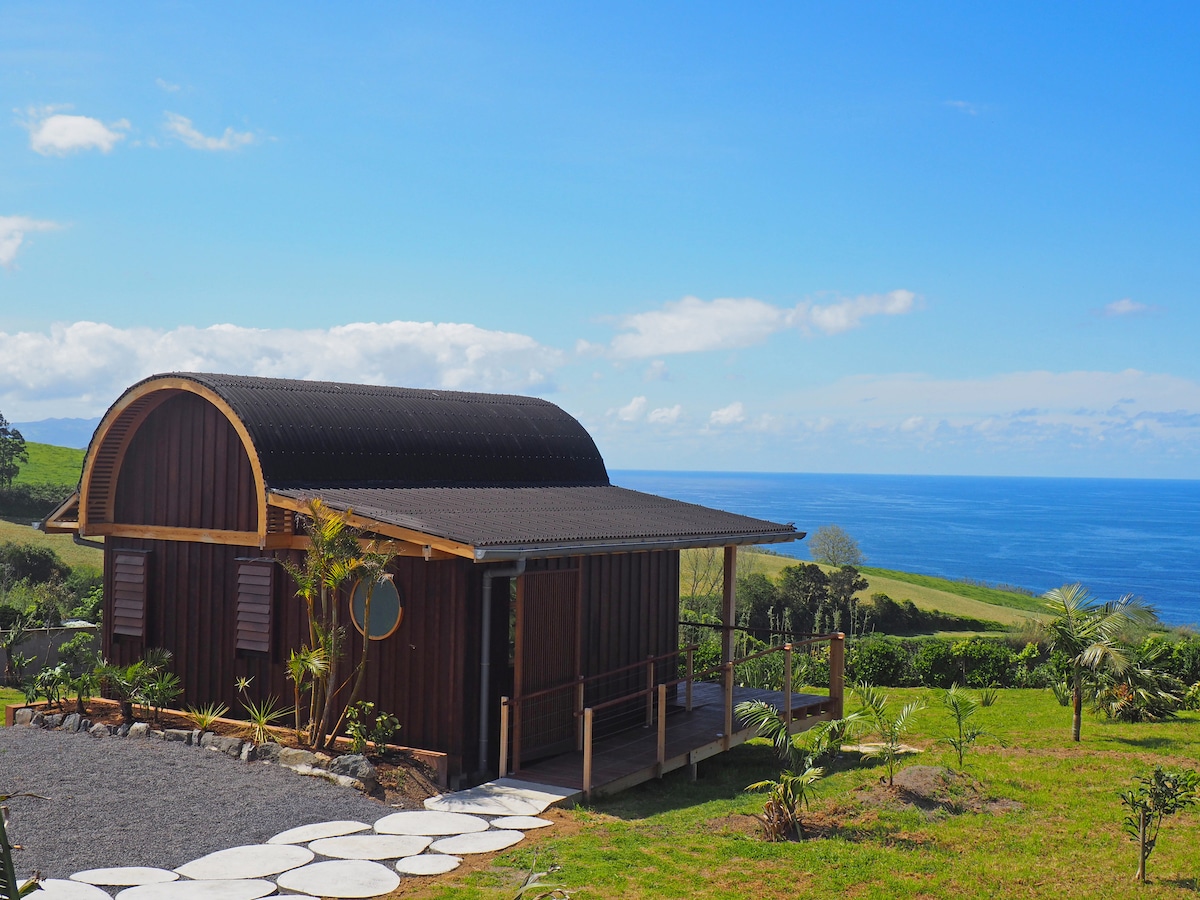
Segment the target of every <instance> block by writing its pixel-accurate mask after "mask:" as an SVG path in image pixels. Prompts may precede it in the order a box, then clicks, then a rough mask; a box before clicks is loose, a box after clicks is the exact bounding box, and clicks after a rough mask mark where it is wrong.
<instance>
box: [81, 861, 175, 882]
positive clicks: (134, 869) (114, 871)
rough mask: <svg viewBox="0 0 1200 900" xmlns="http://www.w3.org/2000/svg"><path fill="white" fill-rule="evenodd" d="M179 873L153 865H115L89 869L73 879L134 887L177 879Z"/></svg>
mask: <svg viewBox="0 0 1200 900" xmlns="http://www.w3.org/2000/svg"><path fill="white" fill-rule="evenodd" d="M177 878H179V875H178V874H177V873H175V872H170V871H168V870H166V869H156V868H154V867H153V866H114V867H112V868H109V869H87V870H86V871H83V872H76V873H75V874H74V875H72V876H71V880H72V881H82V882H83V883H84V884H102V885H104V886H106V887H133V886H136V885H139V884H162V883H164V882H167V881H175V880H176V879H177Z"/></svg>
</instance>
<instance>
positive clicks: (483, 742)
mask: <svg viewBox="0 0 1200 900" xmlns="http://www.w3.org/2000/svg"><path fill="white" fill-rule="evenodd" d="M524 571H525V560H524V559H523V558H522V559H518V560H517V561H516V563H514V564H513V565H511V566H509V567H508V568H507V569H488V570H487V571H486V572H484V573H483V604H482V605H483V612H482V614H483V628H482V629H481V635H482V637H481V642H482V650H481V652H480V654H479V771H480V772H481V773H482V772H486V771H487V769H488V718H489V713H490V711H491V702H490V701H491V688H492V677H491V676H492V579H493V578H515V577H516V576H518V575H520V574H521V573H522V572H524Z"/></svg>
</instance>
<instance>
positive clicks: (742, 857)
mask: <svg viewBox="0 0 1200 900" xmlns="http://www.w3.org/2000/svg"><path fill="white" fill-rule="evenodd" d="M888 693H889V694H891V695H892V704H893V705H895V706H897V707H898V706H899V705H900V704H902V703H904V702H906V701H907V700H909V699H912V698H913V697H914V696H916V695H918V694H923V695H926V696H927V698H928V699H929V701H930V704H929V708H927V709H926V710H924V711H922V712H921V713H919V714H918V716H917V718H916V725H915V729H914V732H913V734H912V736H911V738H909V739H907V740H908V742H910V743H915V744H916V745H918V746H922V747H925V748H926V750H925V752H924V753H923V754H922V755H921V756H920V757H918V758H917V760H916V761H917V762H919V763H921V764H926V765H946V766H949V765H951V764H952V753H951V751H950V749H949V748H948V747H945V746H944V745H941V744H938V743H937V739H938V738H939V737H941V736H942V735H944V734H946V733H948V730H949V722H948V719H947V717H946V715H945V714H944V713H942V712H941V711H940V708H939V707H938V705H937V703H936V699H935V698H934V697H933V696H932V692H929V691H923V690H920V689H892V690H889V691H888ZM851 707H853V703H851ZM978 718H979V724H980V725H981V726H983V727H985V728H987V729H989V730H990V731H992V732H995V733H996V734H997V735H999V736H1000V737H1002V738H1003V739H1004V741H1005V744H1006V746H999V745H996V744H993V745H992V746H979V747H977V748H976V749H975V750H974V751H973V752H972V753H970V754H969V755H968V757H967V771H968V773H969V774H971V775H972V776H973V777H974V778H975V779H977V780H979V781H980V782H981V783H982V784H983V787H984V790H985V792H986V793H987V794H988V795H989V796H991V797H994V798H1003V799H1009V800H1014V801H1017V802H1018V803H1020V804H1021V806H1022V808H1021V809H1019V810H1016V811H1011V812H1006V813H1002V814H994V815H993V814H984V813H966V814H962V815H951V816H940V817H936V816H935V817H927V816H926V815H925V814H922V813H920V812H917V811H915V810H911V809H909V810H899V809H887V808H882V807H880V808H872V807H866V806H863V805H861V804H859V803H858V802H857V801H856V799H855V798H856V792H857V791H858V789H860V788H863V787H865V786H868V785H873V784H875V783H877V781H878V778H879V776H880V774H881V769H880V767H879V766H876V765H872V764H870V763H867V764H859V765H854V766H848V767H844V768H841V769H839V770H838V771H835V772H834V773H833V774H832V775H831V776H830V777H829V778H827V779H826V780H825V781H823V782H822V783H821V785H820V789H819V794H820V797H819V799H818V800H817V801H816V802H814V804H813V808H812V810H811V812H810V815H811V816H813V817H819V818H821V819H823V820H826V821H832V820H836V821H839V822H840V823H841V827H840V829H839V830H837V831H835V832H833V833H832V836H827V837H822V838H816V839H812V840H808V841H805V842H803V843H783V844H768V843H764V842H763V841H761V840H760V839H758V838H757V837H755V836H753V835H751V834H747V833H745V831H744V829H742V828H740V827H739V826H738V823H744V822H746V821H747V820H746V818H745V817H746V816H749V815H753V814H755V813H757V812H759V811H761V808H762V803H763V797H762V795H759V794H746V793H744V792H743V791H742V788H743V787H744V786H745V785H747V784H750V783H751V782H753V781H757V780H759V779H760V778H763V777H769V776H773V775H774V774H775V773H776V771H777V770H776V769H775V768H774V766H773V763H772V758H771V754H770V751H769V749H768V748H767V747H766V746H765V745H763V744H762V743H761V742H757V741H755V742H751V743H750V744H747V745H744V746H742V747H739V748H737V749H735V750H734V751H732V752H730V753H728V754H724V755H721V756H717V757H715V758H714V759H712V760H711V761H708V762H705V763H703V764H702V766H701V778H700V780H699V781H698V782H696V783H690V782H689V781H688V780H687V776H686V774H685V773H684V772H675V773H672V774H670V775H668V776H667V777H666V778H665V779H663V780H662V781H661V782H651V783H649V784H646V785H642V786H640V787H638V788H634V789H633V790H630V791H627V792H625V793H623V794H620V795H618V796H616V797H613V798H611V799H604V800H601V801H599V802H597V803H595V804H594V805H592V806H590V807H587V808H578V809H576V810H574V811H571V812H569V813H568V814H567V821H566V822H565V823H564V824H563V825H561V826H559V827H556V828H554V829H548V830H547V833H545V834H544V835H538V836H537V838H536V839H535V840H536V844H535V845H534V846H528V845H522V846H520V847H518V848H514V849H513V850H512V851H510V852H508V853H506V854H503V855H501V856H500V857H498V858H497V859H496V864H495V865H493V866H492V867H491V868H490V869H486V870H483V871H479V872H473V873H467V874H463V875H459V876H457V877H455V876H450V877H449V878H448V879H441V880H439V883H437V884H431V885H429V886H427V887H423V888H420V889H418V890H416V891H415V892H414V893H408V892H406V893H405V896H406V897H409V896H413V897H425V898H479V900H490V898H500V897H505V898H507V897H512V896H513V894H514V893H515V888H516V885H518V884H519V882H520V879H521V878H522V877H523V875H524V873H525V872H527V871H528V869H529V867H530V866H531V865H533V864H534V861H535V858H536V864H537V866H538V868H539V870H542V869H545V868H546V867H547V866H549V865H558V866H561V867H562V869H561V871H559V872H557V873H556V874H555V875H554V876H553V878H552V879H551V880H553V881H554V882H556V883H560V884H563V885H565V886H567V887H568V888H572V889H578V890H579V896H580V897H647V898H668V897H697V898H713V900H716V898H733V897H779V898H783V897H840V896H848V897H864V898H884V897H897V898H913V900H916V898H946V900H963V898H975V897H997V896H1019V897H1034V898H1060V897H1067V898H1083V897H1113V898H1122V897H1139V898H1151V897H1152V898H1174V897H1181V898H1182V897H1189V898H1193V897H1195V896H1196V892H1197V887H1198V876H1200V873H1198V871H1197V862H1196V857H1195V846H1196V843H1197V841H1198V840H1200V811H1197V810H1196V809H1195V808H1193V809H1191V810H1188V811H1186V812H1184V813H1182V814H1180V815H1178V816H1176V817H1174V818H1173V819H1170V820H1168V822H1167V824H1166V825H1165V826H1164V830H1163V832H1162V837H1161V839H1160V842H1159V846H1158V848H1157V849H1156V850H1155V853H1154V855H1153V856H1152V857H1151V860H1150V878H1151V884H1149V885H1147V886H1146V887H1143V888H1139V887H1138V886H1137V885H1136V884H1135V883H1134V882H1133V880H1132V876H1133V872H1134V870H1135V868H1136V860H1135V856H1136V851H1135V849H1134V846H1133V844H1132V843H1131V842H1130V841H1129V840H1128V839H1127V837H1126V836H1125V835H1124V833H1123V832H1122V830H1121V824H1120V823H1121V818H1122V815H1123V807H1122V806H1121V803H1120V801H1119V799H1118V797H1117V792H1118V791H1119V790H1122V789H1124V788H1126V787H1128V786H1129V784H1130V779H1131V778H1132V776H1133V775H1135V774H1140V773H1143V772H1145V771H1147V770H1148V769H1149V768H1150V767H1152V766H1153V765H1154V764H1155V763H1156V762H1162V763H1164V764H1165V765H1169V766H1170V765H1174V766H1192V767H1195V766H1196V764H1197V763H1196V760H1197V759H1198V758H1200V727H1198V726H1200V714H1198V713H1185V714H1184V715H1183V717H1182V718H1181V719H1180V720H1179V721H1177V722H1172V723H1162V724H1141V725H1129V724H1121V723H1110V722H1106V721H1103V720H1100V719H1096V718H1093V717H1088V718H1087V719H1086V720H1085V722H1084V731H1083V738H1084V740H1083V743H1082V744H1080V745H1075V744H1073V743H1072V742H1071V740H1070V713H1069V711H1068V710H1067V709H1065V708H1063V707H1060V706H1059V705H1058V704H1057V703H1056V702H1055V701H1054V699H1053V697H1052V696H1051V695H1050V694H1049V693H1048V692H1044V691H1024V690H1005V691H1002V692H1001V694H1000V699H999V701H998V702H997V703H996V705H994V706H992V707H988V708H984V709H982V710H980V713H979V715H978ZM987 740H988V739H985V742H986V741H987ZM535 854H536V857H535Z"/></svg>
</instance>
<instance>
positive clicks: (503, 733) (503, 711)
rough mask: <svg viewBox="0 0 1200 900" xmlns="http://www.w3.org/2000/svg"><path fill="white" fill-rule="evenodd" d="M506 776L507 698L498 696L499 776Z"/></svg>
mask: <svg viewBox="0 0 1200 900" xmlns="http://www.w3.org/2000/svg"><path fill="white" fill-rule="evenodd" d="M507 776H508V698H507V697H501V698H500V777H501V778H505V777H507Z"/></svg>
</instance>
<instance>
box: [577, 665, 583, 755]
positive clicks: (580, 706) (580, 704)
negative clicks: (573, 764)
mask: <svg viewBox="0 0 1200 900" xmlns="http://www.w3.org/2000/svg"><path fill="white" fill-rule="evenodd" d="M583 681H584V679H583V676H582V675H580V676H579V683H578V684H577V685H576V686H575V749H576V750H582V749H583Z"/></svg>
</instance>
